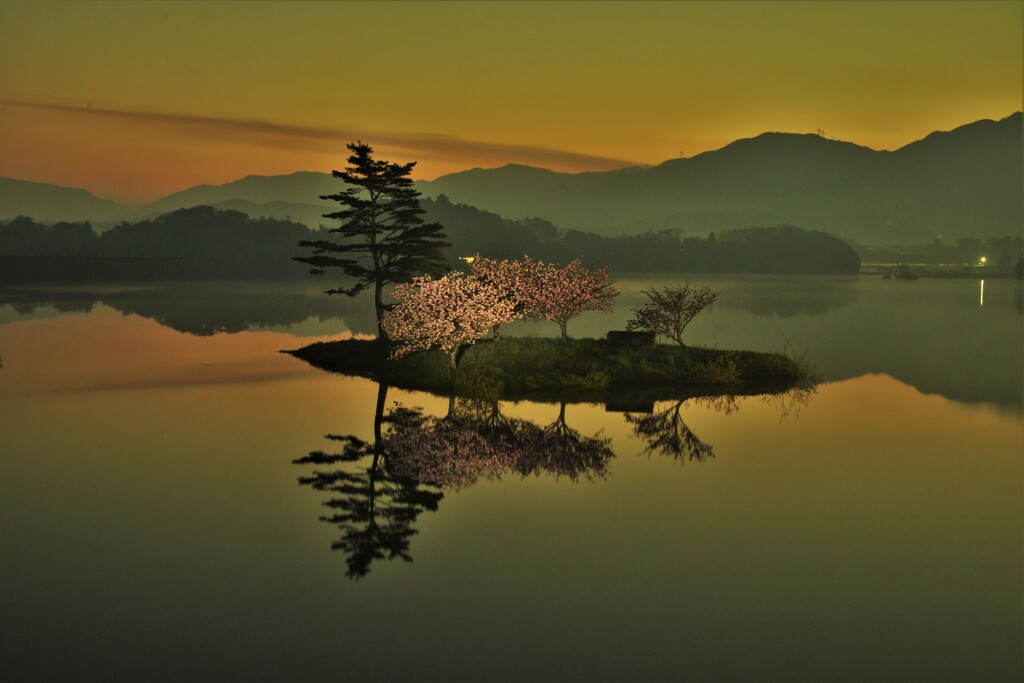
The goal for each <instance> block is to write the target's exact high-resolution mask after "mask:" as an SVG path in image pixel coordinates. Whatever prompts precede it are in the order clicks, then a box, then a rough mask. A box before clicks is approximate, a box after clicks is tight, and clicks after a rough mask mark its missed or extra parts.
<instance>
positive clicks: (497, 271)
mask: <svg viewBox="0 0 1024 683" xmlns="http://www.w3.org/2000/svg"><path fill="white" fill-rule="evenodd" d="M470 267H471V269H472V272H473V275H474V276H476V277H477V278H479V279H480V280H482V281H483V282H486V283H488V284H492V285H494V286H495V287H497V288H498V289H499V290H500V292H501V293H502V296H503V297H504V298H505V299H506V300H508V301H509V302H511V303H512V306H513V309H512V320H522V319H524V318H527V317H529V316H530V311H529V310H528V309H527V294H528V292H529V291H530V287H529V282H530V281H531V278H532V273H533V263H532V262H530V261H529V260H527V261H508V260H505V259H494V258H488V257H486V256H480V255H479V254H477V255H476V256H473V257H472V259H470ZM499 327H501V325H500V324H498V325H495V326H494V328H493V330H494V338H495V339H498V337H499V332H498V328H499Z"/></svg>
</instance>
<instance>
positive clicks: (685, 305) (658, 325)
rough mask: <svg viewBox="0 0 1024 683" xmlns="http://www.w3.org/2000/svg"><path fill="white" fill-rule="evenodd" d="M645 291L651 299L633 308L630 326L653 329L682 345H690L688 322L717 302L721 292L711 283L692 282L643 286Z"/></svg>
mask: <svg viewBox="0 0 1024 683" xmlns="http://www.w3.org/2000/svg"><path fill="white" fill-rule="evenodd" d="M643 293H644V294H646V295H647V298H648V299H650V301H648V302H647V303H646V304H644V305H643V306H641V307H640V308H637V309H634V310H633V318H632V319H631V320H630V321H629V322H628V323H626V329H627V330H641V331H644V332H653V333H654V334H656V335H661V336H663V337H668V338H669V339H671V340H672V341H674V342H676V343H677V344H679V345H680V346H686V344H684V343H683V330H685V329H686V326H687V325H689V324H690V321H691V320H693V319H694V318H695V317H697V314H698V313H700V312H701V311H703V310H704V309H705V308H707V307H708V306H710V305H711V304H713V303H715V301H716V300H717V299H718V296H719V294H720V292H716V291H714V290H712V289H711V288H710V287H691V286H690V283H689V282H686V283H684V284H682V285H675V286H672V287H665V288H663V289H652V290H643Z"/></svg>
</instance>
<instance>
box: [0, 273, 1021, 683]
mask: <svg viewBox="0 0 1024 683" xmlns="http://www.w3.org/2000/svg"><path fill="white" fill-rule="evenodd" d="M713 283H714V284H715V285H716V286H717V287H718V288H719V289H721V290H722V291H723V295H722V299H721V300H720V302H719V303H718V304H716V306H715V307H714V308H713V309H711V310H710V311H708V312H707V313H705V314H704V315H703V316H702V317H701V318H698V319H697V321H696V322H694V323H693V325H692V327H691V329H690V330H688V334H690V335H691V337H690V338H691V341H692V343H699V344H706V345H714V346H718V347H719V348H753V349H762V350H776V349H781V348H783V346H784V345H785V344H787V343H789V344H790V345H793V346H797V347H800V348H803V349H806V350H808V351H809V353H810V354H811V355H812V356H813V357H814V358H815V359H816V361H817V363H818V365H819V366H820V368H821V371H822V374H823V375H824V376H825V377H826V379H827V383H825V384H824V385H822V386H821V387H819V388H818V391H817V393H815V394H814V395H813V396H801V395H788V396H751V397H734V398H721V399H717V400H697V399H694V400H690V401H687V402H685V403H682V404H677V403H675V402H667V403H659V404H657V405H656V406H655V407H654V412H653V413H651V414H643V413H621V412H611V411H609V410H607V409H606V408H605V406H603V405H579V404H576V405H567V406H560V405H557V404H538V403H530V402H521V403H515V404H513V403H501V404H500V405H497V406H493V405H482V404H481V405H469V404H466V403H465V402H459V403H457V404H456V405H451V404H450V403H449V401H448V400H447V399H444V398H439V397H435V396H430V395H428V394H422V393H415V392H405V391H399V390H396V389H393V388H392V389H390V390H388V391H387V393H386V395H382V392H381V391H380V388H379V387H378V386H377V385H376V384H375V383H373V382H370V381H368V380H363V379H353V378H346V377H342V376H337V375H331V374H328V373H324V372H321V371H317V370H314V369H312V368H309V367H308V366H306V365H305V364H304V363H302V362H301V361H298V360H296V359H294V358H292V357H290V356H287V355H283V354H280V353H277V351H278V350H280V349H284V348H295V347H297V346H301V345H304V344H306V343H309V342H310V341H313V340H316V339H319V338H327V337H328V335H334V336H336V335H338V334H342V333H344V334H351V333H356V334H359V333H365V332H369V331H371V330H372V319H371V318H369V317H368V316H367V313H366V311H363V310H362V309H364V308H366V307H367V302H361V301H355V302H350V301H343V300H337V299H334V298H331V299H328V298H327V297H323V296H322V295H320V294H318V293H317V290H316V288H311V287H307V286H306V285H305V284H302V285H295V286H286V285H274V286H273V287H271V286H263V285H259V284H237V283H236V284H209V283H208V284H189V285H180V284H179V285H167V286H158V285H138V286H133V287H124V286H117V287H113V286H112V287H94V288H90V289H60V290H57V289H53V290H44V291H39V290H36V291H27V290H16V289H7V290H4V291H2V292H0V358H2V363H3V368H2V370H0V450H2V458H0V542H2V544H3V548H4V552H3V553H2V554H0V566H2V575H3V578H4V590H3V593H2V597H0V613H2V614H3V615H4V620H3V621H4V626H3V629H4V637H3V641H2V643H3V644H2V646H0V648H2V652H0V679H3V680H22V679H45V680H54V679H76V680H83V679H87V680H93V679H103V680H111V679H120V680H156V679H173V680H182V679H185V680H209V679H218V680H224V679H238V680H257V679H263V680H282V679H288V680H324V679H330V680H360V681H361V680H373V679H384V680H396V679H467V680H479V679H513V680H550V679H586V680H758V679H760V680H850V681H857V680H879V679H885V680H922V681H923V680H929V681H934V680H958V681H960V680H984V681H1007V680H1020V679H1021V678H1022V642H1024V617H1022V605H1024V589H1022V585H1024V568H1022V564H1024V560H1022V558H1024V541H1022V537H1024V528H1022V526H1024V522H1022V519H1024V484H1022V482H1024V456H1022V453H1024V421H1022V415H1021V392H1022V388H1021V382H1022V379H1021V378H1022V374H1024V373H1022V356H1024V333H1022V321H1024V317H1022V315H1021V313H1022V308H1024V306H1022V296H1021V285H1020V283H1017V282H1008V281H989V282H986V285H985V293H984V300H982V298H981V287H980V285H979V283H978V282H977V281H966V280H950V281H940V280H919V281H914V282H894V281H884V280H880V279H875V278H867V277H861V278H716V279H714V281H713ZM619 284H620V288H621V289H622V291H623V295H622V297H621V299H620V303H619V306H618V309H617V310H616V312H614V313H612V314H609V315H602V314H597V313H591V314H586V315H584V316H583V317H582V318H580V319H578V320H575V321H573V322H572V323H571V324H570V328H569V330H570V334H573V335H575V336H598V335H601V334H603V333H604V332H606V331H607V330H608V329H612V328H621V327H622V326H623V324H624V321H625V320H626V319H627V318H628V317H629V308H630V307H631V306H632V305H635V304H637V303H639V302H640V301H641V300H642V295H641V293H640V290H641V289H643V288H644V287H648V286H651V285H656V284H659V281H657V280H656V279H650V278H648V279H644V280H640V279H630V278H623V279H621V280H620V283H619ZM549 328H550V329H549ZM509 333H510V334H513V333H518V334H546V335H554V334H557V326H555V325H554V324H551V323H548V324H546V325H544V324H529V325H520V326H519V328H518V330H516V329H515V328H513V329H510V330H509ZM381 398H382V399H383V400H382V401H379V400H378V399H381ZM446 416H448V418H449V419H447V420H444V419H442V418H445V417H446ZM378 417H384V418H385V419H384V421H382V422H381V421H379V420H377V419H375V418H378ZM375 427H377V428H378V429H379V432H380V440H381V442H382V443H385V444H386V445H387V446H388V448H391V449H392V450H393V451H394V452H395V453H396V454H397V455H393V456H391V457H390V458H383V457H379V458H378V463H377V467H373V453H374V450H373V443H374V441H375V440H376V434H375ZM326 435H334V436H335V437H337V438H334V439H325V438H324V437H325V436H326ZM445 444H447V447H450V448H451V449H452V450H453V451H455V452H457V454H458V459H457V462H455V461H453V460H452V459H451V458H447V459H446V458H441V457H439V455H438V449H439V448H441V447H442V446H443V445H445ZM346 448H348V449H349V450H348V453H349V455H350V456H351V460H352V461H351V462H347V461H344V459H341V460H338V459H334V460H331V459H330V458H328V457H326V456H328V455H330V454H331V453H339V452H345V449H346ZM310 453H321V454H322V455H319V456H314V458H313V460H314V461H316V462H307V463H300V464H294V463H293V461H294V460H297V459H302V458H304V457H306V456H308V455H309V454H310ZM360 456H362V457H361V459H358V458H360ZM453 462H455V464H454V465H453ZM317 473H319V474H317ZM410 473H414V474H416V475H417V476H418V477H419V483H417V484H413V483H410V479H409V476H410ZM300 480H301V482H300ZM325 503H326V505H325ZM321 518H326V521H322V520H321ZM368 518H372V519H373V521H374V522H375V526H374V527H373V529H372V531H369V532H367V531H366V528H367V524H366V523H365V522H366V520H367V519H368ZM332 547H334V548H335V549H333V550H332ZM392 556H393V557H392ZM403 556H404V558H403ZM407 559H408V560H411V561H406V560H407Z"/></svg>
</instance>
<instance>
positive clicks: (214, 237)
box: [0, 206, 314, 282]
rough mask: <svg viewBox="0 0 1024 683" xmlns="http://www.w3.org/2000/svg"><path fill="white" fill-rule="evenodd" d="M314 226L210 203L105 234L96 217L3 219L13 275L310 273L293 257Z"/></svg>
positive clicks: (6, 262) (0, 248) (5, 257)
mask: <svg viewBox="0 0 1024 683" xmlns="http://www.w3.org/2000/svg"><path fill="white" fill-rule="evenodd" d="M312 234H314V233H313V231H311V230H310V229H309V228H307V227H306V226H304V225H301V224H299V223H292V222H290V221H285V220H278V219H268V218H250V217H249V216H247V215H246V214H244V213H242V212H240V211H224V210H219V209H214V208H212V207H209V206H196V207H192V208H189V209H179V210H178V211H174V212H171V213H168V214H165V215H163V216H160V217H159V218H155V219H152V220H145V221H140V222H137V223H121V224H119V225H117V226H115V227H114V228H112V229H110V230H108V231H106V232H104V233H103V234H97V233H96V232H95V231H94V230H93V229H92V226H91V225H90V224H89V223H57V224H55V225H52V226H47V225H43V224H41V223H37V222H35V221H34V220H32V219H31V218H27V217H25V216H19V217H18V218H15V219H13V220H11V221H7V222H6V223H0V262H2V263H3V269H2V273H3V274H2V279H3V280H4V281H7V282H12V281H17V282H42V281H61V282H65V281H90V280H103V279H113V280H134V279H234V278H267V277H271V278H279V277H303V275H304V274H305V269H304V268H303V267H302V266H301V265H299V264H296V263H294V262H292V261H291V260H290V258H289V257H290V256H292V255H294V254H295V253H296V252H297V247H296V244H297V243H298V241H299V240H300V239H308V238H309V237H310V235H312Z"/></svg>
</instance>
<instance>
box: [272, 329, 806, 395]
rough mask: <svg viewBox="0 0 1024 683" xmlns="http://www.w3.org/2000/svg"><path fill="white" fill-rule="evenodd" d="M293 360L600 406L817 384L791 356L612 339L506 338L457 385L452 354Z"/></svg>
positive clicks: (404, 380)
mask: <svg viewBox="0 0 1024 683" xmlns="http://www.w3.org/2000/svg"><path fill="white" fill-rule="evenodd" d="M288 353H291V354H292V355H294V356H296V357H298V358H302V359H303V360H305V361H307V362H309V363H310V364H312V365H314V366H317V367H320V368H323V369H325V370H331V371H333V372H339V373H342V374H347V375H357V376H361V377H369V378H371V379H375V380H378V381H382V382H387V383H388V384H391V385H393V386H396V387H401V388H407V389H423V390H426V391H434V392H439V393H446V394H447V393H453V392H454V393H456V394H465V395H471V394H480V393H486V394H491V395H493V397H494V398H498V397H501V398H530V397H533V398H543V397H565V398H570V397H571V399H573V400H588V399H593V400H600V399H602V398H606V397H607V396H608V395H610V394H615V395H618V394H619V393H620V392H626V393H636V392H641V393H654V394H657V395H659V396H663V397H665V398H671V397H673V396H675V395H682V394H692V393H706V392H709V391H719V392H729V393H733V392H738V391H742V392H743V393H746V392H747V391H751V390H759V389H782V388H789V387H793V386H797V385H804V384H811V383H814V382H815V381H816V379H817V378H816V375H815V372H814V370H813V369H812V368H811V366H810V363H809V362H808V361H807V359H806V357H803V356H798V357H794V356H793V355H791V354H789V353H761V352H756V351H723V350H718V349H707V348H701V347H679V346H676V345H674V344H673V345H667V344H657V345H645V346H637V345H620V344H612V343H610V342H608V341H607V340H604V339H572V340H569V341H565V342H563V341H562V340H560V339H548V338H536V337H502V338H501V339H500V340H486V341H483V342H479V343H477V344H476V345H474V346H473V347H471V348H469V349H468V350H467V351H466V353H465V354H464V355H463V357H462V360H461V362H460V364H459V369H458V373H457V374H456V377H455V379H454V381H453V378H452V376H451V373H450V371H449V365H448V363H449V361H448V356H447V354H444V353H441V352H440V351H423V352H418V353H414V354H411V355H409V356H405V357H403V358H398V359H389V358H388V350H387V348H386V347H384V346H383V345H381V344H378V343H377V342H376V341H362V340H345V341H335V342H321V343H317V344H312V345H310V346H306V347H305V348H302V349H298V350H295V351H289V352H288Z"/></svg>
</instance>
